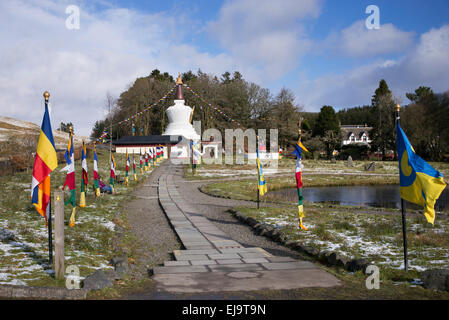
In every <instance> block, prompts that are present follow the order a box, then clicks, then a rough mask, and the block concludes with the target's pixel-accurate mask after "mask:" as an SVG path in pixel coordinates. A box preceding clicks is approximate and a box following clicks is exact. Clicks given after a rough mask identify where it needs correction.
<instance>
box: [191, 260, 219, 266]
mask: <svg viewBox="0 0 449 320" xmlns="http://www.w3.org/2000/svg"><path fill="white" fill-rule="evenodd" d="M190 263H192V266H207V265H211V264H217V262H216V261H215V260H191V261H190Z"/></svg>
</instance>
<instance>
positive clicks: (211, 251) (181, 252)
mask: <svg viewBox="0 0 449 320" xmlns="http://www.w3.org/2000/svg"><path fill="white" fill-rule="evenodd" d="M216 253H218V250H217V249H203V250H173V254H174V255H175V256H177V255H192V254H216Z"/></svg>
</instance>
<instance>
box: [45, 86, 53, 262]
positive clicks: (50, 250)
mask: <svg viewBox="0 0 449 320" xmlns="http://www.w3.org/2000/svg"><path fill="white" fill-rule="evenodd" d="M44 99H45V109H48V100H49V99H50V93H49V92H48V91H45V92H44ZM48 176H49V177H50V175H48ZM50 179H51V178H50ZM50 181H51V180H50ZM50 185H51V182H50ZM47 226H48V263H49V265H50V267H51V266H52V264H53V241H52V230H51V189H50V202H49V203H48V216H47Z"/></svg>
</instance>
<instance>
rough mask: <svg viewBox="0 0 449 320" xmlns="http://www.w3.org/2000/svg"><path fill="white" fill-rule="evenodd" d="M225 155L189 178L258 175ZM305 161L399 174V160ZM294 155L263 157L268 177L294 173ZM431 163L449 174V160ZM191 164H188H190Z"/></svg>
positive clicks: (309, 169) (336, 170)
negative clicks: (350, 163) (372, 166)
mask: <svg viewBox="0 0 449 320" xmlns="http://www.w3.org/2000/svg"><path fill="white" fill-rule="evenodd" d="M224 159H225V158H224V157H223V161H222V163H221V164H205V163H203V164H201V165H199V166H198V169H197V172H198V175H196V176H193V175H192V171H191V170H190V168H189V170H186V172H185V173H186V175H185V176H186V178H187V179H190V180H202V179H220V178H228V177H240V178H242V177H248V178H250V177H253V176H256V175H257V166H256V164H255V162H254V163H245V164H235V161H234V164H225V160H224ZM302 163H303V165H304V170H303V171H304V174H305V175H307V174H313V173H316V174H366V173H368V174H382V175H385V174H390V175H399V171H398V163H397V162H396V161H375V164H376V170H375V171H374V172H367V171H365V166H366V165H368V164H370V163H371V161H356V160H354V161H353V166H352V167H348V166H347V161H342V160H338V161H337V162H336V163H331V162H330V161H328V160H310V159H305V160H303V161H302ZM295 164H296V160H295V159H289V158H283V159H281V160H279V161H277V163H276V162H271V163H270V162H268V161H262V167H263V170H264V173H265V174H266V176H267V177H270V176H273V177H275V176H279V175H289V174H292V175H293V176H294V172H295ZM430 164H431V165H432V166H433V167H434V168H435V169H437V170H439V171H440V172H441V173H443V175H444V176H445V177H448V176H449V163H442V162H430ZM187 167H189V166H187Z"/></svg>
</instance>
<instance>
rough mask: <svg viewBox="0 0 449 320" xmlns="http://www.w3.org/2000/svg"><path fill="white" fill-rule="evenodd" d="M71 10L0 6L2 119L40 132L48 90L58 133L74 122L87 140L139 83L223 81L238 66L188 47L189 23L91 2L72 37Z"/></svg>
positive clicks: (57, 4)
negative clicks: (183, 76)
mask: <svg viewBox="0 0 449 320" xmlns="http://www.w3.org/2000/svg"><path fill="white" fill-rule="evenodd" d="M69 4H72V3H70V1H58V0H39V1H37V0H30V1H1V2H0V21H4V22H5V21H7V27H4V28H1V29H0V38H1V39H2V41H1V42H0V114H2V115H4V116H10V117H16V118H19V119H22V120H28V121H32V122H35V123H38V124H40V122H41V120H42V113H43V109H42V104H43V103H42V101H43V98H42V93H43V92H44V91H45V90H49V91H50V93H51V98H50V99H51V103H52V105H53V108H52V122H53V126H54V127H57V126H58V124H59V123H60V122H61V121H63V122H70V121H71V122H73V123H74V125H75V130H76V132H77V133H79V134H83V135H89V134H90V132H91V128H92V126H93V123H94V122H95V121H96V120H98V119H102V118H103V117H104V110H103V107H104V100H105V95H106V92H107V91H110V92H111V93H112V94H113V95H115V96H118V95H119V94H120V93H121V92H122V91H123V90H124V89H126V86H127V85H129V84H130V83H132V82H133V81H134V80H135V79H136V77H141V76H146V75H148V74H149V73H150V72H151V70H153V69H155V68H158V69H159V70H161V71H167V72H169V73H171V74H172V75H176V74H177V73H178V71H185V70H189V69H192V70H197V69H198V68H201V69H203V70H207V71H208V72H216V73H220V72H223V71H225V70H227V69H230V67H232V66H233V65H235V61H234V60H233V59H232V58H231V57H229V56H227V55H225V54H218V55H212V54H208V53H204V52H201V51H200V50H199V49H198V48H195V47H193V46H191V45H187V44H183V42H182V40H183V36H184V33H186V32H188V30H189V28H190V26H191V24H190V21H189V17H187V16H179V15H176V16H172V15H168V14H167V15H166V14H163V13H156V14H142V13H139V12H136V11H134V10H130V9H123V8H115V7H111V6H106V8H104V7H103V9H102V10H101V11H99V10H97V11H95V10H93V9H92V8H93V7H94V5H95V3H93V2H86V4H85V6H84V5H80V9H81V13H80V19H81V21H80V29H79V30H68V29H67V28H66V27H65V20H66V18H67V17H68V15H67V14H66V13H65V8H66V6H67V5H69ZM100 4H101V5H102V3H100ZM5 25H6V22H5ZM183 30H184V31H183ZM245 70H250V69H249V68H246V69H245ZM245 70H243V71H245Z"/></svg>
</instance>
